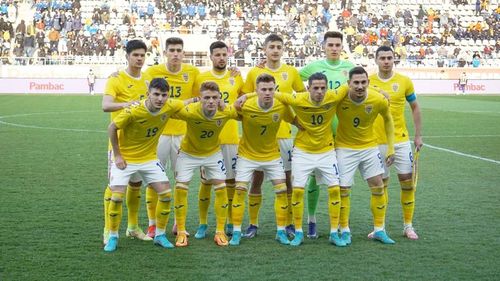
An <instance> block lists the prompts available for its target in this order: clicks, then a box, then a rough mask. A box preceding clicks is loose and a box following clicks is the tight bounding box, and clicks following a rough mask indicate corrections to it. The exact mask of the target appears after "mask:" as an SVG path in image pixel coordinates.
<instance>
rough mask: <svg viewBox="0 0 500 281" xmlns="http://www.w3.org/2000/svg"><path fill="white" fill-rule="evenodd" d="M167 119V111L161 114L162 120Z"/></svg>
mask: <svg viewBox="0 0 500 281" xmlns="http://www.w3.org/2000/svg"><path fill="white" fill-rule="evenodd" d="M165 120H167V114H166V113H165V114H163V115H162V116H161V121H162V122H165Z"/></svg>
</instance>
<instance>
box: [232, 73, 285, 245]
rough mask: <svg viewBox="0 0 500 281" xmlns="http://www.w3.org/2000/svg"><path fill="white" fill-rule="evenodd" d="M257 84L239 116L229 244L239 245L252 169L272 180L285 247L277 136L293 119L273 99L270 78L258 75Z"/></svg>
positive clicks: (279, 234)
mask: <svg viewBox="0 0 500 281" xmlns="http://www.w3.org/2000/svg"><path fill="white" fill-rule="evenodd" d="M256 85H257V86H256V93H257V98H255V99H252V100H249V101H248V102H246V103H245V105H244V106H243V108H242V109H241V112H240V113H239V114H240V115H241V120H242V127H243V137H242V139H241V140H240V144H239V146H238V161H237V163H236V191H235V194H234V198H233V224H234V231H233V237H232V238H231V240H230V241H229V244H230V245H233V246H235V245H239V244H240V239H241V225H242V222H243V214H244V212H245V199H246V194H247V186H248V182H249V181H250V180H251V179H252V175H253V173H254V172H255V170H257V169H260V170H262V171H263V172H264V173H266V176H267V178H269V179H270V180H271V182H272V184H273V186H274V192H275V193H276V196H275V199H274V210H275V214H276V225H277V233H276V239H277V240H278V241H279V242H280V243H281V244H285V245H288V244H290V241H289V240H288V237H287V234H286V232H285V227H286V220H287V212H288V200H287V190H286V184H285V173H284V170H283V163H282V160H281V156H280V152H279V148H278V142H277V139H276V136H277V133H278V129H279V127H280V123H281V121H282V120H284V121H286V122H293V119H294V117H293V113H292V111H291V110H290V109H289V107H287V106H285V105H283V104H282V103H281V102H279V101H278V100H276V99H274V92H275V90H276V83H275V79H274V77H273V76H271V75H269V74H261V75H259V76H258V77H257V79H256ZM249 202H251V201H249Z"/></svg>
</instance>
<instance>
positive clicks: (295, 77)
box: [242, 63, 306, 139]
mask: <svg viewBox="0 0 500 281" xmlns="http://www.w3.org/2000/svg"><path fill="white" fill-rule="evenodd" d="M263 73H265V74H269V75H271V76H273V77H274V79H275V80H276V92H282V93H293V92H294V91H295V92H304V91H305V90H306V88H305V87H304V82H302V79H300V74H299V71H298V70H297V69H296V68H295V67H293V66H290V65H287V64H284V63H282V64H281V66H280V67H279V68H278V69H277V70H272V69H269V68H267V67H265V68H260V67H254V68H252V69H250V72H248V74H247V79H246V80H245V84H244V85H243V89H242V92H243V93H251V92H255V89H256V84H255V81H256V80H257V77H258V76H259V75H261V74H263ZM291 137H292V128H291V127H290V124H288V123H284V122H283V123H282V124H281V127H280V129H279V131H278V138H280V139H286V138H291Z"/></svg>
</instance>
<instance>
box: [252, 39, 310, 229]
mask: <svg viewBox="0 0 500 281" xmlns="http://www.w3.org/2000/svg"><path fill="white" fill-rule="evenodd" d="M283 48H284V46H283V39H282V38H281V37H280V36H278V35H276V34H270V35H269V36H267V38H266V39H265V40H264V52H265V54H266V65H265V67H263V68H261V67H254V68H252V69H251V70H250V72H248V75H247V77H246V80H245V84H244V86H243V89H242V92H243V93H251V92H254V91H256V85H257V82H256V80H257V77H259V76H260V75H261V74H269V75H271V76H273V77H274V79H275V81H276V82H275V84H276V92H283V93H293V92H294V91H295V92H303V91H305V88H304V83H303V82H302V80H301V79H300V75H299V72H298V71H297V69H296V68H295V67H293V66H290V65H287V64H284V63H282V62H281V57H282V56H283ZM278 142H279V147H280V154H281V159H282V160H283V166H284V168H285V174H286V188H287V194H288V195H287V196H288V197H287V200H288V203H289V204H288V206H289V210H288V216H287V233H288V235H290V236H293V233H294V227H293V225H291V224H292V208H291V200H292V191H293V188H292V182H291V168H292V165H291V164H292V148H293V138H292V131H291V127H290V124H287V123H284V122H283V123H282V124H281V126H280V129H279V131H278ZM263 179H264V176H263V173H262V172H261V171H256V172H255V173H254V175H253V181H252V186H251V188H250V192H249V194H248V206H249V215H250V226H249V227H248V229H247V232H246V235H245V236H246V237H248V238H252V237H254V236H255V235H256V234H257V229H258V225H259V210H260V206H261V205H262V190H261V186H262V181H263Z"/></svg>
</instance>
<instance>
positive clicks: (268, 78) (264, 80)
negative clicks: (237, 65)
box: [255, 73, 276, 85]
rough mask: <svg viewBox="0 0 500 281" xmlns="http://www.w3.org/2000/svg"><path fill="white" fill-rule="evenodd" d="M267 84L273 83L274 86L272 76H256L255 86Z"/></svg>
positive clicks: (274, 81)
mask: <svg viewBox="0 0 500 281" xmlns="http://www.w3.org/2000/svg"><path fill="white" fill-rule="evenodd" d="M268 82H273V83H275V84H276V79H274V77H273V76H272V75H269V74H266V73H264V74H261V75H259V76H257V79H256V80H255V85H259V83H268Z"/></svg>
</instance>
